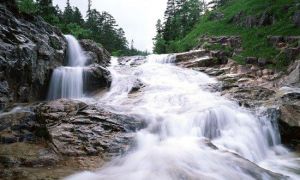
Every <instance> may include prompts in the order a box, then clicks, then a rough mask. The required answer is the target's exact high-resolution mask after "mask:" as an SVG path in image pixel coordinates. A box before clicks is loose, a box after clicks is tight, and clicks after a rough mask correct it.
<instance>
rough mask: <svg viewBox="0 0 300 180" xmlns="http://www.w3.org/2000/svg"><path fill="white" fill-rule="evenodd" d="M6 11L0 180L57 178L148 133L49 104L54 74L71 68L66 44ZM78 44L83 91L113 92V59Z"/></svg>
mask: <svg viewBox="0 0 300 180" xmlns="http://www.w3.org/2000/svg"><path fill="white" fill-rule="evenodd" d="M7 4H9V3H7ZM7 4H6V3H4V4H1V5H0V22H1V24H0V32H1V33H0V34H1V35H0V42H1V45H0V112H1V113H0V167H1V170H0V179H45V178H50V179H59V178H61V177H63V176H66V175H68V174H71V173H73V172H75V171H77V170H79V169H85V168H88V169H91V168H98V167H99V164H101V163H103V161H104V159H109V158H110V157H111V156H116V155H119V154H122V152H123V151H126V150H127V149H128V148H129V147H130V143H131V139H132V134H131V132H134V131H135V130H136V129H137V128H140V127H141V126H142V125H141V123H139V122H137V121H136V120H134V119H132V118H130V121H129V120H128V117H126V116H123V115H117V114H112V113H110V112H107V111H105V110H103V109H99V108H96V107H94V106H93V105H87V104H85V103H83V102H79V101H72V100H58V101H53V102H43V101H44V100H45V99H46V96H47V93H48V86H49V84H50V78H51V75H52V72H53V70H54V69H55V68H57V67H60V66H63V65H64V64H65V63H66V62H65V61H66V59H67V43H66V39H65V37H64V35H63V34H62V33H61V32H60V30H59V29H57V28H56V27H53V26H51V25H49V24H47V23H46V22H45V21H44V20H43V19H42V18H40V17H34V16H31V15H27V14H20V13H18V11H17V10H16V9H14V8H12V7H13V5H10V6H9V8H7V6H8V5H7ZM80 43H81V46H82V47H83V49H84V50H85V55H86V57H87V59H88V61H87V64H86V67H85V68H84V80H85V82H86V83H84V92H85V93H86V94H89V93H93V92H94V91H99V90H101V89H105V88H107V87H109V86H110V83H111V77H110V73H109V71H108V70H107V69H106V67H107V66H108V65H109V63H110V54H109V52H108V51H106V50H105V49H104V48H103V47H102V46H101V45H99V44H97V43H95V42H93V41H91V40H81V41H80ZM104 137H105V138H104ZM104 152H105V153H104ZM49 169H51V171H52V170H53V171H54V173H53V174H52V172H51V173H50V171H49Z"/></svg>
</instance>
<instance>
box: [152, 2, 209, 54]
mask: <svg viewBox="0 0 300 180" xmlns="http://www.w3.org/2000/svg"><path fill="white" fill-rule="evenodd" d="M203 2H204V1H203V0H201V1H200V0H168V1H167V9H166V11H165V16H164V23H163V25H162V23H161V21H160V20H159V21H158V23H157V24H156V31H157V32H156V36H155V37H154V52H156V53H165V52H166V51H167V48H166V47H168V46H170V45H171V44H172V41H174V40H177V39H180V38H183V37H184V36H186V35H187V34H188V32H190V31H191V30H192V28H193V27H194V25H195V24H196V23H197V22H198V21H199V18H200V16H201V14H203V12H204V11H205V3H203ZM173 45H174V43H173Z"/></svg>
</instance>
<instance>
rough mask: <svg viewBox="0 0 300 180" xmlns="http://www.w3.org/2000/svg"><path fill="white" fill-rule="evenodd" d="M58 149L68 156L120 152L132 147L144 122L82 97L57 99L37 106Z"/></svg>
mask: <svg viewBox="0 0 300 180" xmlns="http://www.w3.org/2000/svg"><path fill="white" fill-rule="evenodd" d="M37 112H38V119H39V120H41V121H43V123H45V126H46V129H47V130H48V132H49V138H50V139H51V142H52V143H53V145H54V146H55V147H56V149H57V151H58V152H60V153H61V154H63V155H67V156H78V155H102V156H103V157H110V156H115V155H119V154H121V153H122V152H125V151H126V150H128V149H129V147H130V145H131V143H132V142H131V141H132V139H133V137H134V136H133V134H132V133H133V132H135V131H136V130H138V129H140V128H142V127H143V122H142V121H139V120H137V119H134V118H130V117H127V116H124V115H117V114H114V113H110V112H108V111H105V110H104V109H101V108H97V107H96V106H91V105H87V104H85V103H82V102H79V101H71V100H58V101H53V102H49V103H46V104H43V105H41V106H39V107H38V108H37Z"/></svg>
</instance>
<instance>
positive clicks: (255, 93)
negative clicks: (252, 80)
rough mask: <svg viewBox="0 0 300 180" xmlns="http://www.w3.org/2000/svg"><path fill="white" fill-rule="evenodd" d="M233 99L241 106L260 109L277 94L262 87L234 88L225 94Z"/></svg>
mask: <svg viewBox="0 0 300 180" xmlns="http://www.w3.org/2000/svg"><path fill="white" fill-rule="evenodd" d="M223 93H224V94H225V93H226V96H228V97H230V98H231V99H234V100H237V101H238V102H239V104H240V106H244V107H248V108H249V107H251V108H254V107H259V106H261V105H262V104H263V102H264V101H267V100H269V98H270V97H272V96H273V95H274V94H275V92H274V91H273V90H270V89H267V88H264V87H260V86H246V87H234V88H231V89H230V90H229V91H225V92H223Z"/></svg>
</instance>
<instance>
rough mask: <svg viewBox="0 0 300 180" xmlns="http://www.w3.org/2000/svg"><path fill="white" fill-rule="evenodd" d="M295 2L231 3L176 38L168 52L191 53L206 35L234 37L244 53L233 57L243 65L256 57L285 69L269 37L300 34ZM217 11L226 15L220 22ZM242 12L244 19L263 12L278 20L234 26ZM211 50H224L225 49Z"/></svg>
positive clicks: (239, 0) (251, 0)
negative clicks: (294, 17)
mask: <svg viewBox="0 0 300 180" xmlns="http://www.w3.org/2000/svg"><path fill="white" fill-rule="evenodd" d="M294 3H295V1H294V0H276V1H274V0H263V1H262V0H230V1H228V2H226V3H225V5H221V6H218V7H217V9H215V10H213V11H211V12H206V13H205V14H203V15H202V16H201V17H200V18H199V20H198V22H197V24H196V25H195V26H194V27H193V29H192V30H191V31H189V33H188V34H187V35H186V36H185V37H183V38H180V39H173V43H168V45H167V47H166V52H182V51H188V50H191V49H192V48H194V47H196V46H197V45H199V38H200V37H201V36H203V35H206V36H231V35H233V36H240V37H241V38H242V48H243V51H242V52H241V53H240V54H239V55H235V56H234V57H233V58H234V60H236V61H237V62H239V63H242V62H243V61H244V59H245V57H248V56H255V57H261V58H266V59H273V60H274V63H275V62H276V66H277V68H279V67H284V66H286V65H287V63H286V61H285V59H286V58H284V57H283V56H282V55H280V56H278V57H277V55H278V54H279V53H280V52H279V51H278V50H276V49H275V48H274V47H272V46H271V45H270V44H269V43H268V41H267V37H268V36H270V35H271V36H272V35H273V36H276V35H282V36H285V35H288V36H299V35H300V29H299V28H297V27H295V26H294V24H293V22H292V20H291V15H292V14H293V13H294V12H295V11H296V10H297V7H296V6H295V4H294ZM286 7H290V8H288V9H287V8H286ZM215 12H220V13H222V14H224V17H223V18H222V19H220V20H211V18H210V16H211V13H215ZM240 12H243V13H244V14H245V16H249V15H251V16H258V15H260V14H262V13H263V12H271V13H272V14H273V15H274V16H275V17H276V21H275V23H274V24H273V25H269V26H262V27H252V28H248V27H243V26H240V25H237V24H234V23H231V19H232V17H233V16H235V15H236V14H238V13H240ZM208 48H212V49H214V48H215V49H222V47H208ZM222 50H224V49H222Z"/></svg>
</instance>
